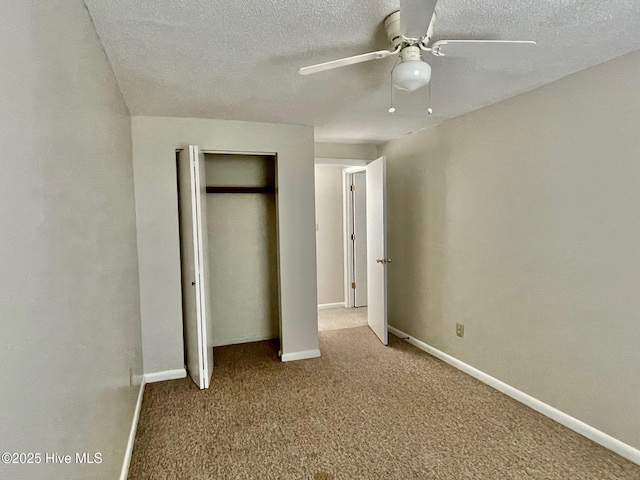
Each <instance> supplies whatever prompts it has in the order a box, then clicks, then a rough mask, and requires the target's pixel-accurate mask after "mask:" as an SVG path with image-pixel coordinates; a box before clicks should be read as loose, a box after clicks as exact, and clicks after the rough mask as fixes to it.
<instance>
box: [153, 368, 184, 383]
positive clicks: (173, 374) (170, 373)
mask: <svg viewBox="0 0 640 480" xmlns="http://www.w3.org/2000/svg"><path fill="white" fill-rule="evenodd" d="M186 376H187V370H186V369H184V368H176V369H175V370H165V371H163V372H153V373H145V374H144V381H145V383H154V382H164V381H165V380H175V379H176V378H184V377H186Z"/></svg>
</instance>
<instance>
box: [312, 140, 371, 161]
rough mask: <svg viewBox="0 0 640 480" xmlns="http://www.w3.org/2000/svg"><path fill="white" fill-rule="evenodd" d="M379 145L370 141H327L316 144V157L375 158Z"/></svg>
mask: <svg viewBox="0 0 640 480" xmlns="http://www.w3.org/2000/svg"><path fill="white" fill-rule="evenodd" d="M377 153H378V152H377V147H376V146H375V145H373V144H368V143H325V142H318V143H316V144H315V154H316V158H334V159H338V158H346V159H351V160H375V159H376V158H377Z"/></svg>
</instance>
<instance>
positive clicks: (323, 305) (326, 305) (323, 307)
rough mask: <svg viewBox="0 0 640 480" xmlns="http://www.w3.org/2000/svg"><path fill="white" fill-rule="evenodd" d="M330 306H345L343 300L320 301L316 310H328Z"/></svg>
mask: <svg viewBox="0 0 640 480" xmlns="http://www.w3.org/2000/svg"><path fill="white" fill-rule="evenodd" d="M330 308H345V306H344V302H338V303H321V304H319V305H318V310H328V309H330Z"/></svg>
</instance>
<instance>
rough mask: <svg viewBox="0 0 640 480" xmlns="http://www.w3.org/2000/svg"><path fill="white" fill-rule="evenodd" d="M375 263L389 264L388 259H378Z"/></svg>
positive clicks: (389, 260)
mask: <svg viewBox="0 0 640 480" xmlns="http://www.w3.org/2000/svg"><path fill="white" fill-rule="evenodd" d="M376 263H391V259H390V258H379V259H377V260H376Z"/></svg>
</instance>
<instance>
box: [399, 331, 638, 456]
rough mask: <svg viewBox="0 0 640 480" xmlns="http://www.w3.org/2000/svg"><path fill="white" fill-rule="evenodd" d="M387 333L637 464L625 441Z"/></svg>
mask: <svg viewBox="0 0 640 480" xmlns="http://www.w3.org/2000/svg"><path fill="white" fill-rule="evenodd" d="M389 332H390V333H393V334H394V335H395V336H396V337H399V338H401V339H404V340H406V341H407V342H409V343H410V344H411V345H414V346H415V347H418V348H419V349H420V350H423V351H425V352H427V353H429V354H430V355H433V356H434V357H436V358H439V359H440V360H442V361H443V362H445V363H448V364H449V365H451V366H453V367H455V368H457V369H458V370H461V371H463V372H464V373H466V374H468V375H471V376H472V377H474V378H476V379H478V380H480V381H481V382H483V383H486V384H487V385H489V386H490V387H493V388H495V389H496V390H498V391H500V392H502V393H504V394H505V395H508V396H509V397H511V398H513V399H514V400H517V401H519V402H520V403H524V404H525V405H527V406H528V407H531V408H533V409H534V410H536V411H537V412H540V413H541V414H543V415H545V416H546V417H549V418H550V419H552V420H555V421H556V422H558V423H560V424H561V425H564V426H565V427H567V428H569V429H571V430H573V431H574V432H577V433H579V434H580V435H583V436H585V437H587V438H588V439H590V440H592V441H594V442H596V443H597V444H599V445H602V446H603V447H605V448H607V449H609V450H611V451H612V452H615V453H617V454H618V455H620V456H621V457H624V458H626V459H627V460H629V461H631V462H633V463H635V464H638V465H640V450H638V449H636V448H634V447H632V446H631V445H628V444H626V443H624V442H621V441H620V440H618V439H617V438H613V437H612V436H610V435H608V434H606V433H604V432H601V431H600V430H598V429H596V428H594V427H592V426H591V425H587V424H586V423H584V422H582V421H580V420H578V419H577V418H574V417H572V416H570V415H567V414H566V413H564V412H561V411H560V410H558V409H557V408H554V407H552V406H551V405H548V404H546V403H544V402H542V401H540V400H538V399H537V398H534V397H532V396H530V395H527V394H526V393H524V392H521V391H520V390H518V389H516V388H514V387H512V386H511V385H507V384H506V383H504V382H502V381H500V380H498V379H497V378H494V377H492V376H491V375H488V374H486V373H484V372H482V371H480V370H478V369H477V368H475V367H472V366H471V365H468V364H466V363H464V362H462V361H460V360H458V359H457V358H455V357H452V356H451V355H448V354H446V353H444V352H442V351H440V350H438V349H437V348H434V347H432V346H431V345H428V344H426V343H424V342H422V341H420V340H418V339H417V338H413V337H412V336H410V335H407V334H406V333H404V332H403V331H401V330H398V329H397V328H394V327H391V326H390V327H389Z"/></svg>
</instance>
